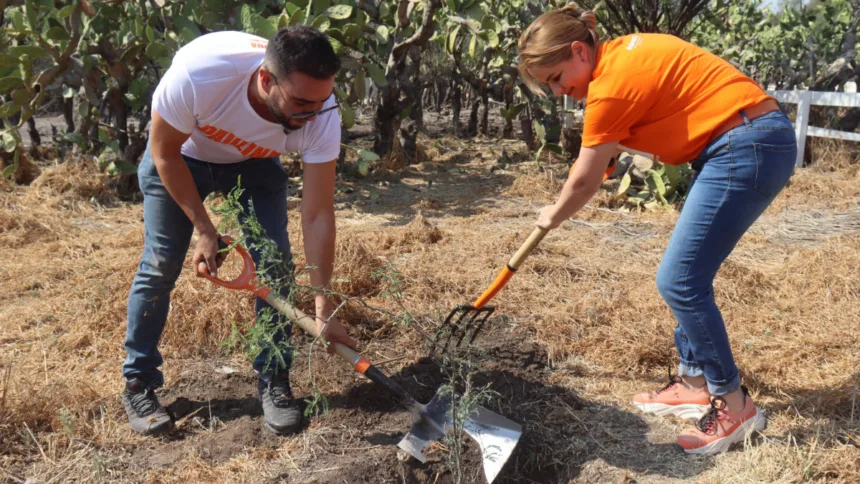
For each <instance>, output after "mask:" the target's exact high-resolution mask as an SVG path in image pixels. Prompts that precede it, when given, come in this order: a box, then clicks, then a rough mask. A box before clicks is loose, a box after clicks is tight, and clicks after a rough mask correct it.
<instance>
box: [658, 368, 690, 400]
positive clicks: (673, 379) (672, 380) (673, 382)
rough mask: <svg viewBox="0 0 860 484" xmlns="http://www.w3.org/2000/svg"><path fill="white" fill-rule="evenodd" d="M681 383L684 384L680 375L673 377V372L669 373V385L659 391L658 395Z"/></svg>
mask: <svg viewBox="0 0 860 484" xmlns="http://www.w3.org/2000/svg"><path fill="white" fill-rule="evenodd" d="M679 383H683V381H682V380H681V377H680V376H678V375H672V372H669V383H667V384H666V386H664V387H663V388H661V389H659V390H657V392H656V393H657V395H659V394H661V393H663V392H665V391H666V390H668V389H670V388H672V387H673V386H675V385H677V384H679Z"/></svg>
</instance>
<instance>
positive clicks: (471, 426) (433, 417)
mask: <svg viewBox="0 0 860 484" xmlns="http://www.w3.org/2000/svg"><path fill="white" fill-rule="evenodd" d="M453 426H454V424H453V421H452V418H451V395H450V394H449V393H447V392H442V391H439V392H436V395H435V396H434V397H433V399H432V400H430V403H428V404H427V405H421V409H420V410H417V411H415V412H414V413H413V424H412V428H411V429H409V432H408V433H407V434H406V435H405V436H404V437H403V439H402V440H401V441H400V443H399V444H397V446H398V447H400V448H401V449H402V450H404V451H405V452H407V453H408V454H409V455H411V456H413V457H415V458H416V459H418V460H419V461H421V462H422V463H423V462H426V461H427V457H426V455H425V453H424V452H425V451H426V450H428V449H427V448H428V447H429V446H430V445H432V443H433V442H436V441H440V440H442V439H443V438H444V437H445V434H446V433H447V432H448V431H449V430H451V428H453ZM463 430H465V432H466V433H467V434H468V435H469V436H470V437H472V439H474V440H475V442H477V443H478V447H479V448H480V450H481V461H482V462H483V466H484V475H485V476H486V477H487V482H488V483H492V482H493V480H495V478H496V477H497V476H498V475H499V472H501V470H502V467H504V465H505V462H507V461H508V458H510V456H511V454H512V453H513V451H514V448H515V447H516V446H517V443H518V442H519V440H520V436H521V435H522V427H521V426H520V424H518V423H516V422H514V421H512V420H509V419H507V418H505V417H502V416H501V415H499V414H497V413H495V412H492V411H490V410H488V409H486V408H484V407H481V406H477V407H476V408H475V410H474V411H473V413H472V415H471V416H470V417H469V418H468V419H467V420H466V422H465V423H464V424H463Z"/></svg>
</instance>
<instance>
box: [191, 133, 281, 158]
mask: <svg viewBox="0 0 860 484" xmlns="http://www.w3.org/2000/svg"><path fill="white" fill-rule="evenodd" d="M200 131H202V132H203V134H205V135H206V137H207V138H209V139H211V140H212V141H215V142H217V143H224V144H227V145H231V146H233V147H235V148H236V149H237V150H239V153H242V156H247V157H248V158H271V157H273V156H281V154H280V153H278V152H277V151H275V150H270V149H268V148H263V147H262V146H257V144H256V143H249V142H247V141H245V140H243V139H242V138H240V137H238V136H236V135H235V134H233V133H231V132H229V131H225V130H223V129H219V128H216V127H215V126H203V127H202V128H200Z"/></svg>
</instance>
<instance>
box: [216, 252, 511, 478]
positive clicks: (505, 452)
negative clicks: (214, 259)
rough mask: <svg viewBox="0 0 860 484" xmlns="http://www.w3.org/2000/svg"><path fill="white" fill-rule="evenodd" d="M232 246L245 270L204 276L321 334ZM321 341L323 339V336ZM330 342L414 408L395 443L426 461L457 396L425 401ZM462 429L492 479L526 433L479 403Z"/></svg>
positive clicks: (445, 426)
mask: <svg viewBox="0 0 860 484" xmlns="http://www.w3.org/2000/svg"><path fill="white" fill-rule="evenodd" d="M221 238H222V240H223V242H225V243H226V244H230V245H232V244H233V240H232V239H231V238H230V237H228V236H222V237H221ZM222 247H223V246H222ZM234 248H235V249H236V251H237V252H238V253H239V255H241V257H242V260H243V266H242V271H241V273H240V274H239V275H238V276H237V277H236V278H234V279H233V280H230V281H225V280H223V279H219V278H217V277H213V276H211V275H210V274H209V273H208V271H206V272H205V277H206V278H207V279H209V280H210V281H212V282H213V283H215V284H217V285H219V286H222V287H226V288H228V289H242V290H248V291H251V292H253V293H254V294H256V295H257V296H258V297H260V298H261V299H264V300H265V301H266V302H267V303H269V304H271V305H272V307H274V308H275V309H277V310H278V311H280V312H281V313H283V314H284V315H285V316H287V317H288V318H289V319H290V320H292V321H293V322H294V323H295V324H298V325H299V327H301V328H302V329H303V330H304V331H305V332H306V333H308V334H309V335H311V336H313V337H314V338H318V337H319V331H317V324H316V320H315V318H312V317H310V316H308V315H306V314H304V313H303V312H302V311H301V310H299V309H298V308H295V307H293V306H292V305H291V304H289V303H288V302H287V301H286V300H285V299H284V298H282V297H280V296H279V295H277V294H276V293H275V292H273V291H272V290H271V289H270V288H268V287H265V286H263V285H260V284H259V282H258V281H257V280H256V270H255V266H254V261H253V259H251V256H250V254H248V252H247V251H246V250H245V249H244V248H243V247H242V246H241V245H238V244H236V245H235V246H234ZM320 342H321V343H323V342H322V340H320ZM323 344H324V343H323ZM331 344H332V345H333V347H334V350H335V352H336V353H337V355H338V356H340V357H341V358H343V359H344V360H346V361H347V362H349V364H351V365H352V366H353V368H355V371H357V372H359V373H361V374H362V375H364V376H366V377H367V378H369V379H370V380H372V381H373V382H374V383H376V384H378V385H379V386H381V387H383V388H385V389H386V390H388V391H389V392H390V393H391V394H392V395H394V397H395V399H396V400H397V402H398V403H399V404H400V405H402V406H404V407H405V408H406V409H407V410H409V412H410V413H411V414H412V428H411V429H410V430H409V432H408V433H407V434H406V436H405V437H403V439H402V440H401V441H400V443H399V444H397V446H398V447H400V448H401V449H403V450H404V451H405V452H406V453H408V454H409V455H411V456H413V457H415V458H416V459H418V460H419V461H421V462H422V463H423V462H426V460H427V457H426V456H425V454H424V452H425V450H426V449H427V447H429V446H430V445H431V444H432V443H433V442H435V441H438V440H441V439H442V438H443V437H445V434H446V433H447V432H448V430H450V429H451V428H453V426H454V422H453V420H452V415H451V414H452V412H451V407H452V403H453V398H454V396H453V395H451V393H450V392H447V391H444V390H442V389H440V390H438V391H437V392H436V395H434V396H433V398H432V399H431V400H430V402H429V403H427V404H426V405H425V404H421V403H419V402H418V401H416V400H415V399H414V398H412V396H411V395H410V394H409V393H408V392H407V391H406V390H404V389H403V388H401V387H400V386H399V385H398V384H397V383H395V382H394V381H392V380H391V379H390V378H388V377H387V376H385V374H384V373H382V372H381V371H380V370H379V369H378V368H376V367H375V366H373V364H371V363H370V361H369V360H368V359H367V358H365V357H364V356H362V355H360V354H358V353H356V352H355V351H353V350H352V349H351V348H349V347H347V346H344V345H342V344H340V343H331ZM463 429H464V430H465V431H466V433H467V434H468V435H469V436H470V437H472V438H473V439H474V440H475V441H476V442H477V443H478V446H479V447H480V449H481V459H482V461H483V465H484V473H485V475H486V477H487V482H489V483H492V482H493V480H494V479H495V478H496V476H498V475H499V472H500V471H501V470H502V467H503V466H504V465H505V462H507V460H508V458H509V457H510V456H511V453H512V452H513V451H514V447H516V445H517V442H518V441H519V439H520V435H521V434H522V427H521V426H520V425H519V424H517V423H516V422H513V421H511V420H508V419H506V418H505V417H502V416H501V415H499V414H496V413H494V412H491V411H490V410H487V409H486V408H483V407H481V406H478V405H476V406H474V409H473V410H472V412H471V413H470V415H469V416H468V418H467V420H466V421H465V422H464V424H463Z"/></svg>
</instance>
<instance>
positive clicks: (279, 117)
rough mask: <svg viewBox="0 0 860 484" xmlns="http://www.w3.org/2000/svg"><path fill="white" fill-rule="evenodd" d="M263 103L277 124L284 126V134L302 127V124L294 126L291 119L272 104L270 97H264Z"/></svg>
mask: <svg viewBox="0 0 860 484" xmlns="http://www.w3.org/2000/svg"><path fill="white" fill-rule="evenodd" d="M265 104H266V108H268V109H269V113H270V114H271V115H272V116H273V117H274V118H275V120H276V121H277V122H278V124H280V125H281V127H283V128H284V133H285V134H290V133H292V132H293V131H298V130H300V129H302V126H304V125H303V124H302V125H298V126H294V125H293V120H292V119H290V118H288V117H286V116H284V113H282V112H281V110H280V109H278V108H277V106H273V105H272V101H271V97H267V98H266V101H265Z"/></svg>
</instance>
